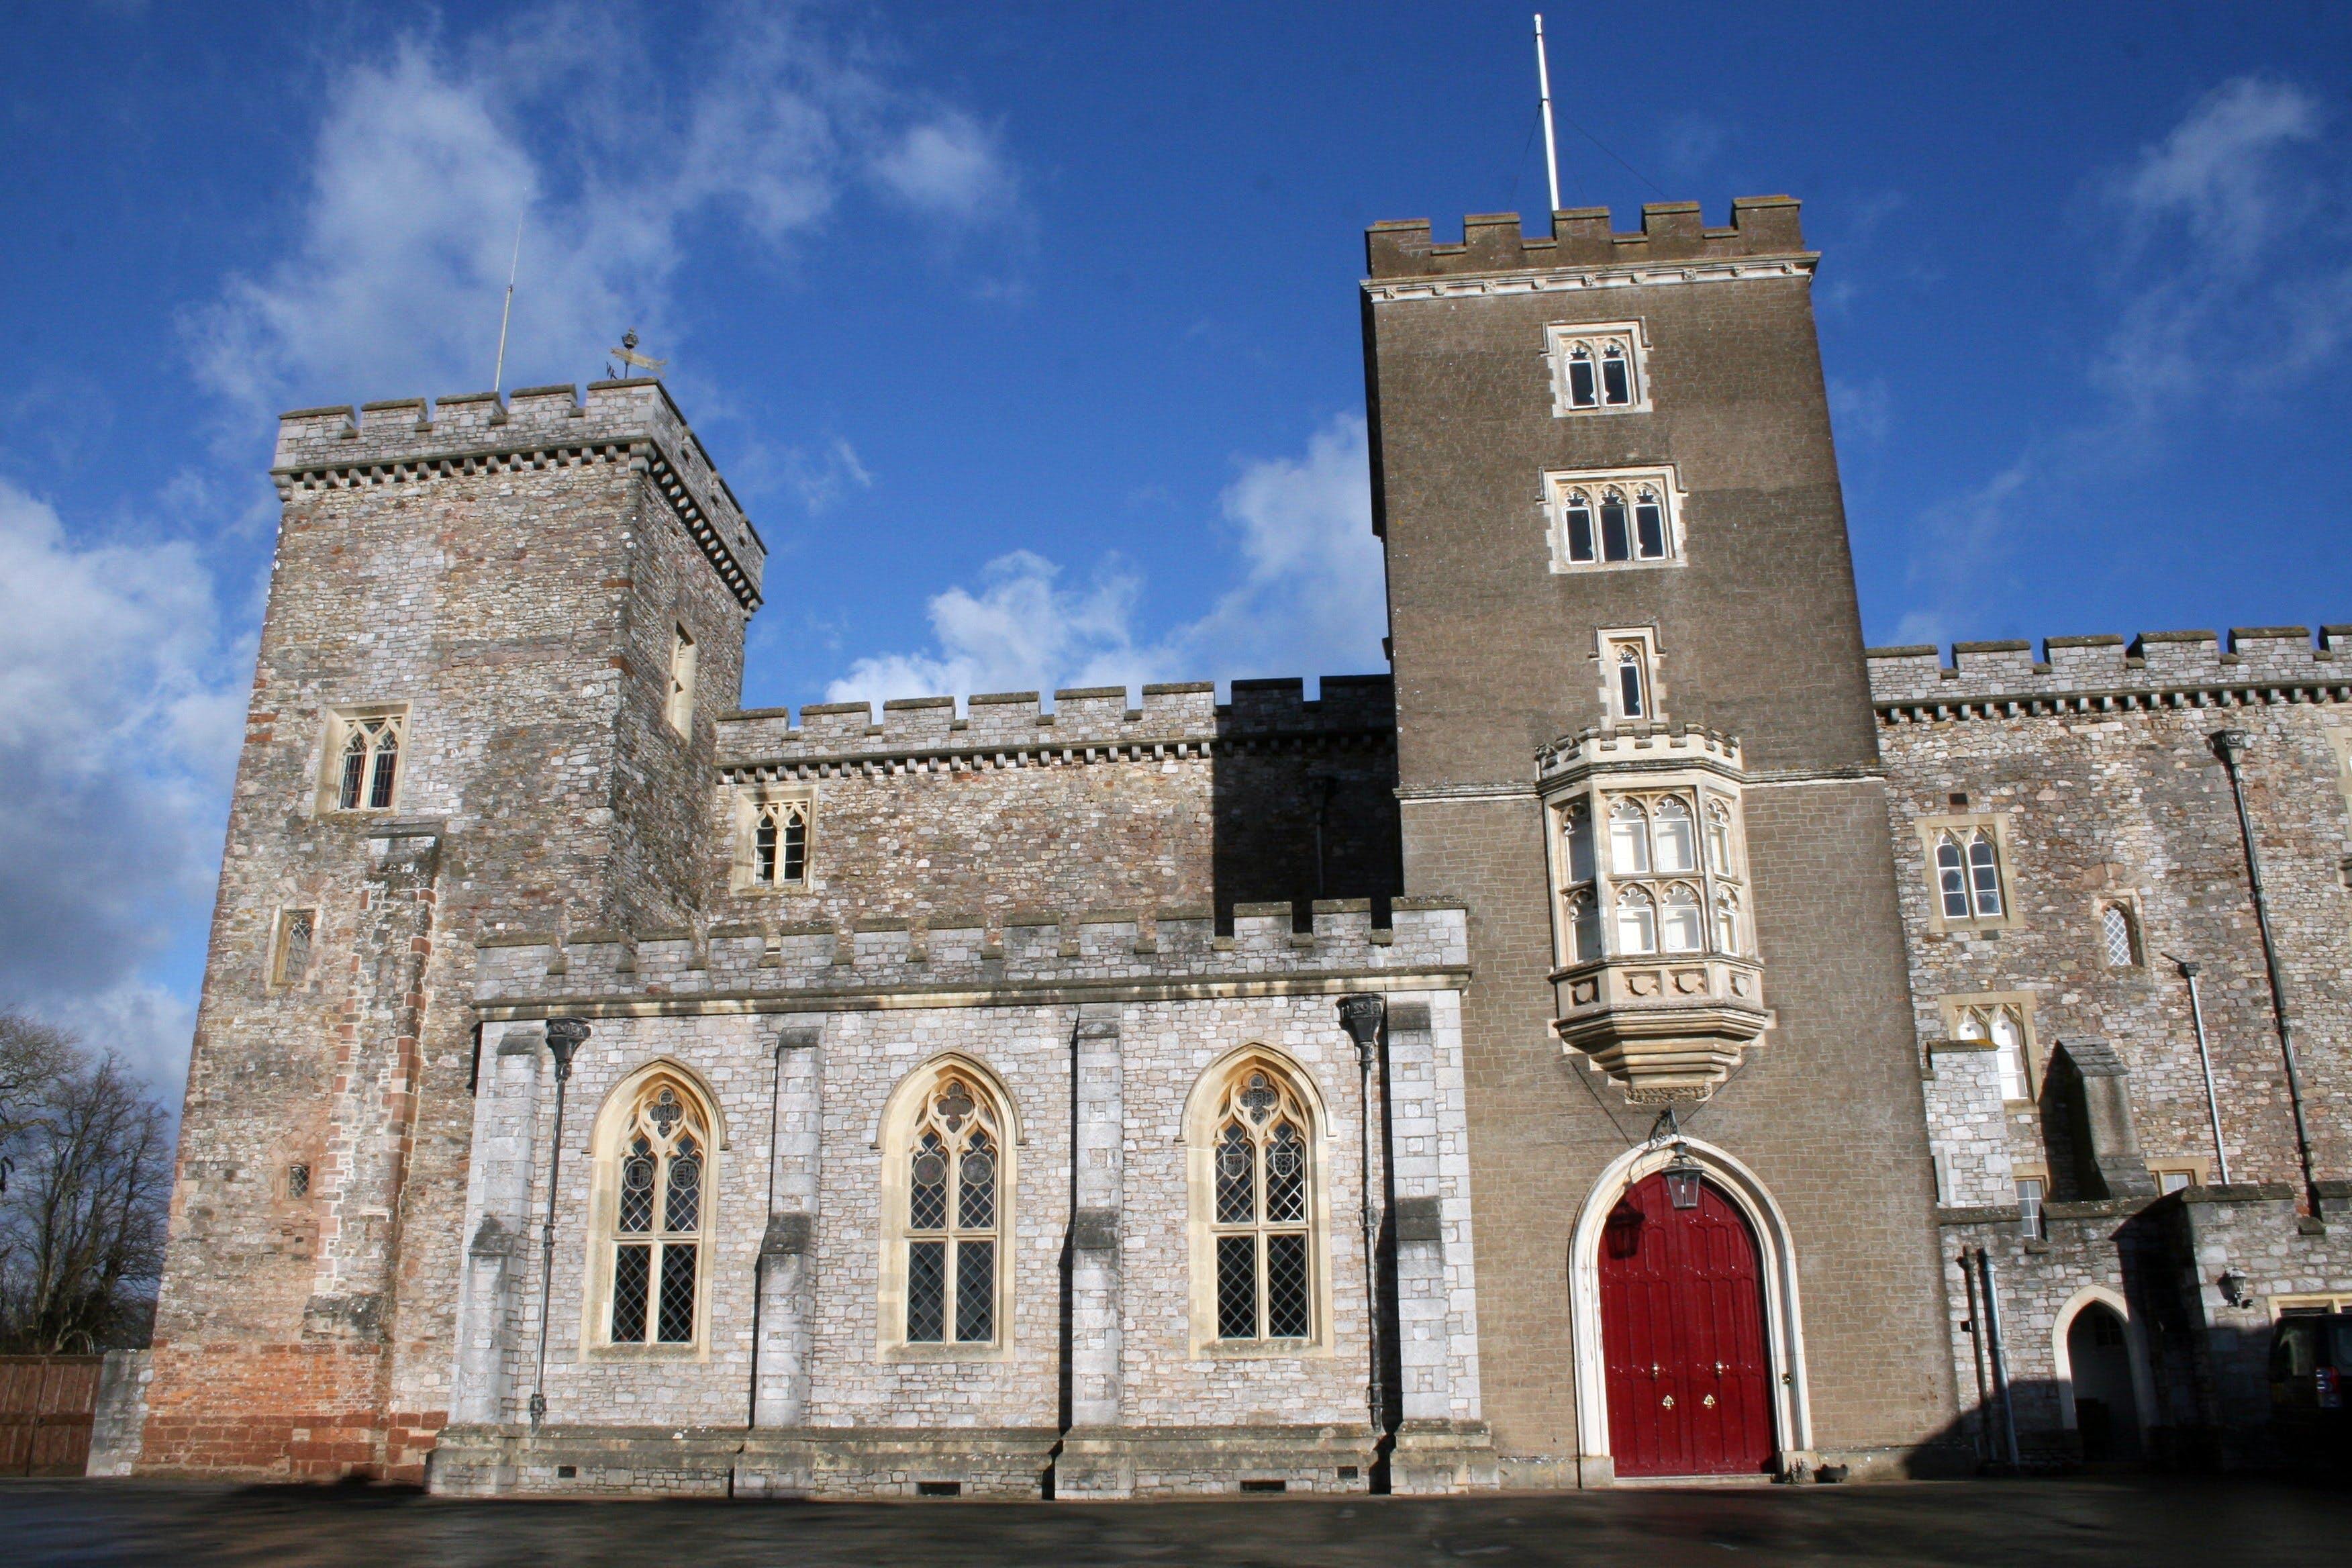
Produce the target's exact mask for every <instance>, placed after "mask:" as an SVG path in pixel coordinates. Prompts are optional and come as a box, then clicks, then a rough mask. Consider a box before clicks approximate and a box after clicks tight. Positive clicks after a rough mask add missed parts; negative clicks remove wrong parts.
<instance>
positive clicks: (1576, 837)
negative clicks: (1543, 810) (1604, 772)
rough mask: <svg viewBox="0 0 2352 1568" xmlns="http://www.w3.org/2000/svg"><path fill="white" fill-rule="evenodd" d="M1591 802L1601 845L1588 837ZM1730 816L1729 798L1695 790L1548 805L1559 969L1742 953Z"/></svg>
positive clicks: (1740, 898)
mask: <svg viewBox="0 0 2352 1568" xmlns="http://www.w3.org/2000/svg"><path fill="white" fill-rule="evenodd" d="M1596 800H1597V801H1598V802H1599V805H1600V809H1601V811H1602V812H1603V813H1604V814H1605V815H1604V821H1605V823H1606V828H1605V835H1604V843H1605V847H1604V844H1596V835H1595V833H1594V830H1593V810H1594V805H1595V801H1596ZM1735 811H1736V805H1735V802H1734V801H1733V800H1732V799H1731V798H1730V797H1729V796H1727V795H1718V794H1717V793H1716V792H1715V791H1714V790H1711V789H1705V788H1696V789H1687V790H1685V789H1675V790H1663V791H1642V792H1639V793H1635V792H1624V793H1619V792H1615V791H1610V790H1605V789H1604V790H1602V791H1601V792H1599V793H1598V794H1597V795H1582V794H1580V795H1574V796H1571V797H1569V798H1566V799H1564V800H1561V801H1559V802H1558V803H1556V805H1555V807H1554V818H1553V820H1554V824H1555V827H1554V831H1555V832H1556V834H1557V835H1558V845H1557V847H1556V848H1555V850H1554V863H1555V873H1554V875H1555V880H1556V883H1557V885H1558V886H1559V896H1560V908H1561V921H1560V933H1561V943H1560V945H1561V952H1560V960H1561V962H1562V963H1568V964H1576V963H1590V962H1591V961H1593V960H1595V959H1599V958H1603V957H1609V956H1625V957H1633V956H1649V955H1654V954H1664V955H1674V956H1680V955H1684V954H1698V953H1714V954H1716V955H1717V956H1720V957H1744V956H1746V955H1747V953H1748V940H1747V934H1746V922H1745V921H1744V919H1743V918H1742V917H1743V912H1744V902H1745V896H1746V888H1745V878H1744V874H1743V872H1742V870H1741V868H1740V864H1739V855H1738V847H1737V840H1736V835H1737V831H1738V829H1737V826H1736V825H1735ZM1604 911H1605V912H1606V917H1607V918H1606V920H1605V921H1604V919H1603V912H1604ZM1604 925H1605V926H1606V928H1607V931H1608V938H1607V942H1606V944H1605V946H1604V943H1603V940H1602V929H1603V926H1604Z"/></svg>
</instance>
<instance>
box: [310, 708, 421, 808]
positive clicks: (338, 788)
mask: <svg viewBox="0 0 2352 1568" xmlns="http://www.w3.org/2000/svg"><path fill="white" fill-rule="evenodd" d="M406 727H407V719H406V716H405V715H404V714H401V713H365V714H348V715H339V716H337V718H336V719H335V721H334V724H333V730H332V735H333V763H332V768H331V775H332V776H331V784H330V786H329V789H328V806H329V809H331V810H335V811H390V810H391V809H392V808H393V805H394V803H395V802H396V801H397V799H398V798H399V793H400V748H401V742H402V740H403V738H404V735H403V732H404V730H405V729H406Z"/></svg>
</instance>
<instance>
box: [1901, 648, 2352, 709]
mask: <svg viewBox="0 0 2352 1568" xmlns="http://www.w3.org/2000/svg"><path fill="white" fill-rule="evenodd" d="M2347 646H2352V626H2322V627H2321V628H2320V629H2319V637H2318V641H2317V642H2316V644H2315V643H2314V642H2313V640H2312V634H2311V632H2310V630H2309V628H2307V627H2305V626H2240V627H2236V628H2234V629H2232V630H2231V632H2230V634H2229V636H2228V637H2227V639H2226V640H2224V639H2223V638H2221V637H2217V636H2215V634H2213V633H2211V632H2208V631H2185V632H2142V633H2141V634H2140V635H2139V636H2138V637H2134V638H2132V639H2130V640H2129V641H2126V639H2125V638H2123V637H2118V636H2115V635H2112V634H2108V635H2105V636H2095V637H2051V638H2049V639H2047V640H2046V641H2045V642H2044V643H2043V644H2042V657H2041V658H2035V657H2034V648H2033V645H2032V643H2030V642H2022V641H2004V642H1963V643H1955V644H1953V645H1952V649H1951V659H1950V662H1948V663H1947V662H1946V661H1945V658H1944V656H1943V652H1942V650H1940V649H1939V648H1937V647H1936V646H1935V645H1934V644H1921V645H1919V646H1916V647H1883V648H1872V649H1869V650H1868V652H1867V654H1866V656H1865V657H1866V658H1867V660H1868V664H1869V668H1870V691H1871V698H1872V700H1873V701H1874V703H1875V704H1876V705H1877V708H1878V711H1879V716H1880V718H1881V719H1882V720H1883V721H1886V722H1890V723H1903V722H1917V721H1924V720H1934V719H1955V718H1960V719H1965V718H1979V717H1996V716H1998V717H2007V718H2017V717H2021V716H2030V715H2034V714H2045V713H2068V712H2098V711H2106V710H2128V709H2137V708H2149V707H2170V708H2185V707H2227V706H2232V705H2237V704H2242V703H2267V702H2308V701H2335V702H2342V701H2352V658H2345V657H2343V655H2342V650H2343V649H2344V648H2345V647H2347Z"/></svg>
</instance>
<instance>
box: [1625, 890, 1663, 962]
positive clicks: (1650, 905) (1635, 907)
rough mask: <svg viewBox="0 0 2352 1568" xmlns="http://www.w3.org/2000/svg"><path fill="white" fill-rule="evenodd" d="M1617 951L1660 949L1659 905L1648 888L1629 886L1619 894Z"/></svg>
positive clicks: (1631, 951) (1652, 950) (1649, 951)
mask: <svg viewBox="0 0 2352 1568" xmlns="http://www.w3.org/2000/svg"><path fill="white" fill-rule="evenodd" d="M1617 951H1618V952H1623V953H1651V952H1657V951H1658V906H1657V903H1656V901H1655V900H1653V899H1652V898H1651V897H1650V895H1649V892H1648V890H1647V889H1643V888H1628V889H1625V890H1624V891H1623V892H1622V893H1619V894H1618V895H1617Z"/></svg>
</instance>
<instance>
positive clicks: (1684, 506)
mask: <svg viewBox="0 0 2352 1568" xmlns="http://www.w3.org/2000/svg"><path fill="white" fill-rule="evenodd" d="M1368 247H1369V252H1370V279H1368V280H1367V281H1366V283H1365V285H1364V321H1365V353H1366V363H1367V376H1368V384H1369V398H1370V409H1371V416H1372V419H1371V424H1372V433H1373V487H1374V516H1375V520H1376V521H1375V527H1376V528H1377V530H1378V531H1380V532H1381V536H1382V538H1383V540H1384V542H1385V546H1386V552H1387V563H1388V582H1389V612H1390V621H1391V634H1392V647H1393V657H1394V660H1395V670H1396V681H1397V720H1398V731H1399V734H1398V750H1399V759H1400V762H1399V765H1400V775H1401V787H1400V790H1399V795H1400V798H1401V800H1402V816H1403V844H1404V861H1405V879H1406V886H1407V890H1408V892H1409V893H1413V894H1431V893H1436V892H1440V891H1443V892H1445V893H1451V894H1457V895H1460V896H1462V897H1464V898H1465V899H1466V900H1468V902H1469V906H1470V911H1471V913H1470V942H1471V957H1472V962H1473V965H1474V968H1475V977H1474V979H1473V980H1472V982H1471V984H1470V988H1469V990H1468V992H1467V994H1466V995H1465V1002H1464V1012H1463V1031H1464V1041H1465V1058H1466V1071H1467V1078H1468V1086H1469V1118H1470V1128H1471V1153H1472V1166H1473V1193H1474V1199H1473V1202H1474V1212H1475V1224H1476V1232H1477V1235H1478V1238H1479V1246H1478V1274H1479V1279H1478V1319H1479V1325H1478V1326H1479V1333H1480V1336H1481V1341H1482V1345H1483V1348H1484V1351H1485V1363H1486V1411H1487V1414H1488V1416H1489V1418H1490V1419H1491V1421H1492V1423H1493V1426H1494V1432H1495V1437H1496V1446H1497V1448H1498V1449H1499V1450H1500V1451H1501V1452H1502V1453H1503V1454H1504V1456H1505V1460H1504V1474H1505V1479H1506V1480H1507V1482H1509V1481H1516V1482H1517V1483H1518V1484H1559V1483H1565V1482H1573V1481H1574V1480H1576V1479H1584V1480H1586V1481H1588V1482H1589V1481H1593V1480H1599V1479H1607V1478H1608V1477H1610V1476H1612V1475H1634V1474H1686V1473H1696V1472H1708V1471H1717V1472H1722V1471H1739V1470H1758V1469H1769V1468H1782V1469H1789V1468H1800V1467H1804V1468H1810V1467H1811V1466H1813V1465H1816V1464H1819V1463H1822V1462H1829V1461H1832V1460H1834V1459H1844V1460H1846V1461H1849V1462H1852V1463H1854V1464H1859V1465H1863V1466H1865V1467H1874V1466H1881V1465H1892V1464H1894V1463H1896V1462H1898V1461H1901V1460H1904V1459H1906V1458H1909V1457H1912V1456H1915V1455H1916V1453H1917V1452H1918V1451H1919V1450H1920V1447H1921V1446H1922V1445H1927V1444H1931V1443H1932V1440H1933V1439H1935V1438H1936V1437H1937V1434H1938V1433H1939V1431H1940V1430H1941V1429H1943V1428H1944V1427H1945V1426H1947V1424H1948V1422H1949V1420H1950V1418H1951V1414H1952V1410H1953V1389H1952V1384H1951V1372H1950V1369H1949V1363H1948V1358H1946V1357H1945V1356H1943V1355H1942V1354H1941V1353H1940V1351H1939V1344H1940V1342H1941V1339H1942V1336H1943V1321H1944V1298H1943V1291H1942V1287H1941V1282H1940V1279H1939V1262H1938V1259H1937V1256H1936V1253H1935V1250H1934V1244H1933V1242H1932V1240H1931V1239H1930V1238H1931V1237H1932V1236H1933V1234H1934V1227H1933V1225H1932V1218H1931V1216H1932V1205H1933V1203H1934V1190H1933V1177H1932V1170H1931V1165H1930V1160H1929V1153H1928V1148H1927V1139H1926V1135H1925V1131H1924V1126H1923V1121H1922V1111H1921V1098H1920V1083H1919V1076H1920V1057H1919V1052H1918V1047H1917V1044H1916V1039H1915V1036H1914V1031H1913V1024H1912V1018H1911V1011H1910V1007H1909V1004H1908V1000H1907V990H1906V973H1905V953H1904V946H1903V931H1902V927H1901V924H1900V921H1899V920H1898V918H1897V911H1896V907H1895V881H1894V868H1893V864H1892V859H1891V856H1890V850H1889V843H1888V829H1887V816H1886V802H1885V785H1884V783H1883V779H1882V773H1881V768H1880V763H1879V758H1878V753H1877V750H1876V745H1875V740H1874V731H1873V727H1872V710H1871V705H1870V692H1869V688H1868V684H1867V680H1866V678H1865V675H1864V663H1863V655H1862V637H1861V626H1860V619H1859V616H1858V613H1857V609H1856V602H1855V595H1854V584H1853V569H1852V564H1851V561H1850V558H1849V554H1848V549H1847V542H1846V533H1845V519H1844V514H1843V505H1842V501H1841V499H1840V492H1839V487H1838V475H1837V465H1836V458H1835V454H1834V452H1833V450H1832V443H1831V436H1830V423H1829V413H1828V405H1827V397H1826V395H1825V392H1824V387H1823V382H1822V369H1821V363H1820V357H1819V352H1818V348H1817V344H1816V341H1815V334H1814V328H1813V321H1812V312H1811V294H1810V289H1811V278H1812V273H1813V269H1814V264H1815V261H1816V259H1817V258H1815V257H1814V256H1813V255H1812V254H1811V253H1809V252H1807V251H1806V250H1805V248H1804V244H1803V241H1802V238H1801V235H1800V232H1799V226H1798V219H1797V204H1796V203H1795V202H1793V201H1790V200H1788V199H1786V198H1783V197H1764V198H1755V199H1747V200H1742V201H1739V202H1736V203H1735V204H1734V205H1733V209H1732V223H1731V225H1730V226H1728V227H1723V228H1710V227H1706V226H1704V225H1703V224H1702V222H1701V219H1700V216H1699V210H1698V207H1697V205H1696V204H1667V205H1653V206H1650V207H1647V208H1645V209H1644V210H1643V224H1642V230H1641V232H1640V233H1638V234H1630V235H1627V234H1613V233H1612V232H1611V228H1610V224H1609V215H1608V213H1607V212H1606V210H1586V211H1572V212H1561V213H1559V214H1557V215H1555V216H1554V218H1553V222H1552V226H1551V232H1550V235H1549V237H1545V238H1540V239H1538V238H1523V237H1522V235H1521V232H1520V226H1519V220H1518V218H1517V216H1516V215H1511V214H1504V215H1497V216H1474V217H1471V218H1469V219H1468V220H1467V222H1466V225H1465V237H1464V242H1463V243H1461V244H1459V245H1450V244H1449V245H1441V244H1435V243H1433V240H1432V237H1431V231H1430V226H1429V225H1428V224H1427V223H1425V222H1415V223H1390V224H1381V225H1379V226H1375V227H1374V228H1373V229H1372V230H1371V231H1370V235H1369V236H1368ZM1669 1113H1671V1114H1669ZM1691 1176H1696V1178H1697V1180H1696V1182H1692V1181H1690V1180H1688V1179H1687V1178H1689V1177H1691ZM1685 1199H1688V1200H1689V1203H1688V1205H1687V1206H1685Z"/></svg>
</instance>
